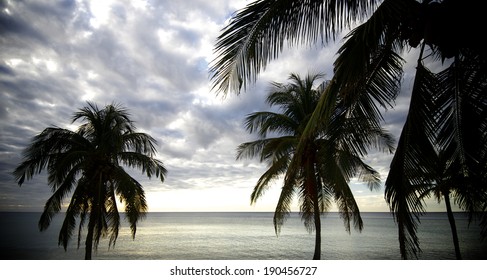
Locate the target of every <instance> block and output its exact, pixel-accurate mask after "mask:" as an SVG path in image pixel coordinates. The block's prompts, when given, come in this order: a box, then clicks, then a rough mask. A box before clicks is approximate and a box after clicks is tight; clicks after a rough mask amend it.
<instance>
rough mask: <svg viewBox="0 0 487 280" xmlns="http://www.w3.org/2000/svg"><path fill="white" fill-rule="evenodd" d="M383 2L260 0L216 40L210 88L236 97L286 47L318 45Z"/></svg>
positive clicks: (228, 26)
mask: <svg viewBox="0 0 487 280" xmlns="http://www.w3.org/2000/svg"><path fill="white" fill-rule="evenodd" d="M380 2H381V1H376V0H374V1H364V0H362V1H337V0H330V1H323V0H304V1H301V0H300V1H297V0H293V1H277V0H260V1H255V2H253V3H251V4H249V5H247V6H246V7H245V8H244V9H242V10H240V11H239V12H238V13H237V14H235V15H234V16H233V17H232V20H231V21H230V23H229V24H228V25H227V26H226V27H225V28H224V29H223V30H222V33H221V34H220V36H219V37H218V38H217V42H216V44H215V48H214V51H215V53H216V54H217V58H216V59H215V60H214V61H213V62H212V65H211V67H210V77H211V80H212V81H213V86H212V88H213V89H217V90H218V91H219V92H223V93H227V92H229V91H233V92H236V93H239V92H240V90H241V89H242V88H243V89H244V90H245V89H246V88H247V85H248V83H249V82H250V83H252V82H254V81H255V80H256V77H257V75H258V73H259V72H260V71H261V70H263V69H265V67H266V66H267V63H268V62H269V61H270V60H272V59H276V58H277V57H278V55H279V54H280V53H281V52H282V50H283V49H284V46H285V43H288V44H289V45H293V44H296V43H304V42H307V43H310V44H313V43H317V42H319V41H321V42H322V43H324V42H328V41H329V40H330V39H335V36H336V35H337V34H338V33H339V32H340V31H341V30H343V29H344V28H347V27H349V26H350V24H351V23H353V22H355V21H358V20H361V19H362V17H363V16H365V15H367V14H368V13H370V12H371V11H372V10H373V9H375V7H376V6H377V5H378V3H380Z"/></svg>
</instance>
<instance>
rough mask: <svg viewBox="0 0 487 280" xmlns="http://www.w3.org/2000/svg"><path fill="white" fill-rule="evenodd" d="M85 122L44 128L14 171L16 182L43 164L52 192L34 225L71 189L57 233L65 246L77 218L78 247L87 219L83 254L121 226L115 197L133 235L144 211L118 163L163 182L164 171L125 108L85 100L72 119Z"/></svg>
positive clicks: (45, 222) (138, 188)
mask: <svg viewBox="0 0 487 280" xmlns="http://www.w3.org/2000/svg"><path fill="white" fill-rule="evenodd" d="M77 120H81V121H84V123H83V124H81V125H80V126H79V128H78V130H77V131H76V132H73V131H70V130H67V129H63V128H59V127H48V128H46V129H44V130H43V131H42V132H41V133H40V134H38V135H37V136H35V137H34V138H33V140H32V143H31V144H30V145H29V146H28V147H27V148H26V149H25V150H24V152H23V157H24V161H23V162H22V163H20V165H19V166H18V167H17V168H16V169H15V171H14V172H13V174H14V176H15V179H16V181H17V182H18V184H19V185H20V186H21V185H22V184H23V183H24V181H25V180H29V179H31V178H32V177H33V176H34V175H35V174H38V173H40V172H41V171H42V170H44V169H47V173H48V183H49V186H50V187H51V188H52V192H53V195H52V196H51V197H50V198H49V199H48V200H47V202H46V204H45V207H44V211H43V213H42V215H41V217H40V220H39V229H40V230H41V231H43V230H46V229H47V228H48V227H49V225H50V223H51V220H52V218H53V217H54V215H56V214H57V213H58V212H59V211H60V210H61V208H62V203H63V200H64V199H65V198H66V197H68V195H69V194H70V193H72V196H71V200H70V202H69V206H68V207H67V209H66V214H65V218H64V222H63V225H62V227H61V230H60V233H59V241H58V242H59V245H61V244H62V245H63V247H64V249H65V250H67V246H68V242H69V240H70V239H71V237H72V236H73V234H74V231H75V228H76V224H77V220H78V221H79V228H78V248H79V246H80V242H81V234H82V230H83V228H84V226H85V222H86V221H88V232H87V235H86V243H85V244H86V251H85V259H87V260H89V259H91V256H92V249H93V248H95V250H96V249H97V248H98V244H99V241H100V238H101V237H106V236H110V242H109V247H110V246H115V241H116V239H117V237H118V232H119V229H120V215H119V212H118V207H119V206H118V205H117V198H118V199H119V200H120V202H122V203H124V205H125V216H126V218H127V220H128V222H129V223H130V228H131V231H132V237H133V238H135V233H136V229H137V223H138V222H139V220H140V219H142V218H143V217H144V215H145V213H146V212H147V202H146V200H145V194H144V190H143V188H142V185H141V184H140V183H139V182H137V181H136V180H135V179H134V178H133V177H131V176H130V175H129V174H128V173H127V172H126V171H125V170H124V168H123V165H125V166H127V167H130V168H138V169H142V172H143V173H145V175H146V176H147V177H149V178H151V177H152V176H154V175H155V176H156V177H159V178H160V180H161V182H163V181H164V177H165V174H166V172H167V170H166V169H165V167H164V165H163V163H162V162H161V161H159V160H157V159H155V158H154V155H155V153H156V148H155V144H156V141H155V140H154V139H153V138H152V137H151V136H149V135H147V134H145V133H138V132H136V131H135V126H134V123H133V122H132V121H131V120H130V118H129V113H128V111H127V110H126V109H125V108H122V107H121V106H119V105H114V104H111V105H108V106H106V107H105V108H104V109H101V110H100V109H98V107H97V106H96V105H95V104H93V103H90V102H88V106H86V107H84V108H82V109H80V111H78V112H76V113H75V114H74V116H73V118H72V121H73V123H74V122H75V121H77Z"/></svg>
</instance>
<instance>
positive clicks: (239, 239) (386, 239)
mask: <svg viewBox="0 0 487 280" xmlns="http://www.w3.org/2000/svg"><path fill="white" fill-rule="evenodd" d="M122 215H123V213H122ZM39 217H40V213H26V212H15V213H14V212H0V256H1V257H0V259H4V260H7V259H10V260H82V259H83V258H84V237H85V236H84V235H83V236H82V241H81V245H80V248H79V249H78V248H77V239H78V237H77V235H76V234H75V236H73V239H72V241H71V243H70V244H69V247H68V250H67V251H65V250H64V249H63V248H62V246H58V234H59V230H60V227H61V223H62V219H63V218H64V214H63V213H60V214H58V215H57V216H56V217H55V218H54V220H53V222H52V223H51V226H50V227H49V228H48V229H47V230H46V231H44V232H39V230H38V228H37V222H38V220H39ZM272 217H273V213H271V212H231V213H223V212H211V213H207V212H204V213H200V212H175V213H172V212H163V213H154V212H151V213H148V215H147V216H146V218H145V219H144V220H142V221H141V222H140V223H139V225H138V228H137V234H136V237H135V239H132V237H131V234H130V228H129V227H128V226H127V224H126V223H124V224H123V225H122V228H121V230H120V232H119V237H118V239H117V242H116V245H115V247H112V248H108V240H107V239H104V240H102V241H101V242H100V244H99V247H98V250H97V251H96V252H94V254H93V259H103V260H309V259H311V258H312V257H313V252H314V241H315V235H314V233H312V234H310V233H308V231H307V230H306V228H305V227H304V224H303V222H302V221H301V218H300V216H299V214H298V213H292V214H291V216H290V217H289V219H288V220H287V221H286V222H285V224H284V226H283V227H282V230H281V233H280V235H279V236H276V234H275V232H274V226H273V222H272ZM455 218H456V224H457V229H458V235H459V239H460V249H461V253H462V256H463V258H464V259H471V260H474V259H475V260H486V259H487V240H484V241H483V242H481V240H480V238H479V237H480V235H479V233H480V229H479V227H478V226H477V225H476V224H471V225H470V227H469V226H468V220H467V217H466V216H465V214H463V213H455ZM362 219H363V221H364V229H363V230H362V232H358V231H356V230H354V229H352V231H351V232H350V233H347V232H346V231H345V227H344V224H343V220H342V219H341V218H340V217H339V215H338V214H337V213H326V214H324V215H323V217H322V227H323V229H322V256H321V258H322V259H324V260H399V259H401V258H400V253H399V243H398V237H397V226H396V224H395V222H394V220H393V217H392V216H391V214H390V213H377V212H368V213H362ZM83 233H84V234H86V231H84V232H83ZM418 236H419V241H420V245H421V249H422V253H421V254H420V256H419V259H420V260H447V259H455V253H454V248H453V243H452V237H451V231H450V226H449V223H448V218H447V216H446V213H428V214H426V215H425V216H423V217H422V218H421V224H420V226H419V229H418Z"/></svg>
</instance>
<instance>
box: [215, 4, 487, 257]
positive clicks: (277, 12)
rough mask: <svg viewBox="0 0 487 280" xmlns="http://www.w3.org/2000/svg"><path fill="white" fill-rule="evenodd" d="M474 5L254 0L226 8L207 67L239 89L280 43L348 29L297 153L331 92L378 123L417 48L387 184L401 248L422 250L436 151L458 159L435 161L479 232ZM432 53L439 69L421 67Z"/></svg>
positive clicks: (479, 110)
mask: <svg viewBox="0 0 487 280" xmlns="http://www.w3.org/2000/svg"><path fill="white" fill-rule="evenodd" d="M481 11H482V7H481V3H480V2H479V1H463V0H444V1H431V0H425V1H422V2H418V1H416V0H372V1H370V0H358V1H339V0H303V1H301V0H294V1H280V0H261V1H254V2H252V3H250V4H249V5H247V6H246V7H245V8H244V9H242V10H240V11H238V13H236V14H235V15H234V16H233V17H232V19H231V21H230V22H229V24H228V25H227V26H226V27H225V28H224V29H223V30H222V33H221V35H220V36H219V37H218V39H217V42H216V44H215V53H216V54H217V57H216V59H215V60H214V61H213V63H212V65H211V68H210V76H211V80H212V83H213V89H215V90H217V91H218V92H223V93H225V94H226V93H228V92H235V93H240V91H241V90H242V89H243V90H246V88H247V86H248V84H249V83H252V82H255V80H256V79H257V76H258V73H259V72H260V71H262V70H263V69H265V67H266V65H267V63H268V62H269V61H271V60H273V59H276V58H277V57H278V56H279V54H280V52H281V51H282V50H283V47H284V45H285V44H289V45H296V44H298V43H303V42H305V43H316V42H320V41H321V42H322V43H323V44H326V43H328V42H330V41H332V40H334V39H335V38H336V36H337V35H339V34H340V32H342V31H344V30H345V29H350V28H353V29H352V31H351V32H350V33H348V34H347V36H346V37H345V38H344V39H345V41H344V43H343V45H342V46H341V47H340V49H339V51H338V56H337V58H336V60H335V62H334V76H333V78H332V79H331V80H330V83H329V86H328V87H327V89H326V92H325V94H323V95H322V96H321V99H320V100H319V102H318V104H317V106H316V110H315V111H314V112H313V115H312V117H311V118H310V121H309V122H308V125H307V127H306V129H304V131H303V133H302V137H301V139H300V143H299V144H298V145H297V148H296V153H297V154H302V153H305V151H306V149H307V144H306V143H307V142H308V141H309V140H310V139H313V137H314V135H315V134H316V132H317V131H320V130H322V129H323V128H322V126H323V125H325V126H326V125H328V124H329V123H331V122H330V119H331V118H332V117H333V113H334V111H335V108H336V104H337V102H339V101H338V100H342V102H343V104H344V105H343V106H345V108H347V109H346V110H352V111H353V110H357V108H358V109H359V110H362V111H363V115H364V116H365V117H366V118H368V119H369V121H370V122H373V123H375V125H378V124H379V123H380V122H381V120H382V115H381V113H380V108H381V107H382V108H390V107H394V101H395V98H396V97H397V95H398V94H399V92H400V88H401V86H400V82H401V77H402V74H403V65H404V64H405V62H406V61H405V60H404V59H403V57H405V54H407V52H408V51H409V50H410V49H411V48H420V49H421V51H419V58H418V60H417V61H418V62H417V72H416V75H415V86H414V87H413V91H412V93H411V94H412V97H411V101H410V102H411V103H410V110H409V114H408V117H407V121H406V124H405V125H404V128H403V131H402V134H401V137H400V140H399V143H398V148H397V151H396V153H395V155H394V159H393V161H392V163H391V169H390V172H389V175H388V178H387V181H386V188H385V197H386V201H387V203H388V204H389V207H390V210H391V212H393V214H394V217H395V221H396V223H397V225H398V231H399V248H400V252H401V256H402V257H403V258H404V259H406V258H408V257H409V256H411V255H413V256H415V257H417V256H418V253H419V252H421V250H420V247H419V240H418V237H417V235H416V229H417V226H418V223H419V218H420V216H421V215H422V214H423V213H424V212H425V208H424V203H423V199H424V197H426V196H425V194H424V193H422V192H421V190H422V189H421V188H422V187H426V186H429V187H434V186H435V185H436V184H437V182H438V181H437V179H438V177H437V176H436V177H435V176H433V173H431V172H432V170H433V168H432V164H431V163H432V162H435V161H437V159H438V158H440V155H441V158H442V160H443V161H444V163H447V166H450V165H449V163H453V162H455V163H456V164H454V165H452V166H456V169H455V170H453V169H451V168H447V169H445V170H443V171H444V172H446V173H448V176H449V177H451V176H453V175H454V177H455V178H456V180H455V182H457V183H456V185H455V191H453V192H449V194H451V195H453V196H455V200H454V201H455V202H457V204H458V205H459V207H460V208H461V209H462V210H464V211H466V212H467V213H468V215H469V217H470V221H473V220H474V219H475V218H479V224H480V226H481V236H482V237H486V236H487V212H486V210H487V198H486V197H487V182H486V181H487V173H486V171H487V168H485V166H487V164H486V163H487V136H486V134H485V131H486V129H485V128H486V127H487V101H486V98H485V96H486V91H487V75H486V72H487V67H486V66H487V63H486V62H487V44H486V42H485V40H483V39H482V37H481V36H472V35H471V33H468V32H466V30H469V29H472V28H475V27H479V26H484V25H485V24H484V22H483V18H484V16H483V14H482V12H481ZM438 61H439V62H441V63H443V65H444V68H445V69H444V70H443V71H441V73H436V74H435V75H437V76H434V75H429V73H430V71H429V69H428V68H427V65H428V64H429V63H435V62H438ZM428 77H434V79H433V80H432V79H428ZM426 89H427V90H426ZM421 92H430V93H433V94H431V95H429V96H428V95H423V94H421ZM425 100H426V101H425ZM418 102H425V103H427V104H430V106H429V107H424V108H427V109H428V110H424V111H417V108H421V104H418ZM413 131H415V132H416V133H412V132H413ZM470 135H472V136H474V137H470ZM297 164H298V163H297V162H292V163H291V165H297Z"/></svg>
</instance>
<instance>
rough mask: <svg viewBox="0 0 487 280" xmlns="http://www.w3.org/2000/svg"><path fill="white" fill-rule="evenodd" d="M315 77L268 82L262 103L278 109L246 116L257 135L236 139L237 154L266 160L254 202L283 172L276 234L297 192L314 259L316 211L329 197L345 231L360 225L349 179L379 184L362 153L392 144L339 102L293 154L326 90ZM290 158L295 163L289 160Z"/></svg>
mask: <svg viewBox="0 0 487 280" xmlns="http://www.w3.org/2000/svg"><path fill="white" fill-rule="evenodd" d="M320 78H322V75H320V74H315V75H308V76H306V78H305V79H301V77H300V76H299V75H297V74H291V75H290V77H289V81H290V83H289V84H280V83H273V84H272V88H271V90H270V92H269V95H268V97H267V103H268V104H269V105H270V106H277V107H278V108H279V112H256V113H252V114H250V115H248V116H247V118H246V120H245V124H246V129H247V130H248V131H249V132H250V133H254V132H257V133H258V135H259V136H260V139H259V140H256V141H253V142H247V143H243V144H241V145H240V146H239V147H238V153H237V159H242V158H246V157H248V158H253V157H259V159H260V161H261V162H266V163H267V164H268V169H267V170H266V171H265V173H264V174H263V175H262V176H261V177H260V178H259V180H258V182H257V184H256V186H255V187H254V190H253V192H252V195H251V203H256V201H257V200H258V199H259V198H260V197H261V196H262V195H263V194H264V192H265V191H266V190H267V189H268V188H269V187H270V186H272V185H273V184H272V183H274V182H275V181H276V180H277V179H279V178H283V177H284V182H283V186H282V189H281V194H280V197H279V200H278V203H277V206H276V209H275V214H274V225H275V230H276V234H279V232H280V229H281V226H282V225H283V223H284V221H285V220H286V218H287V216H288V215H289V212H290V211H291V206H292V202H293V198H294V197H295V196H296V195H297V196H298V197H299V204H300V212H301V216H302V219H303V221H304V224H305V226H306V228H307V229H308V231H309V232H312V231H313V230H315V231H316V238H315V252H314V256H313V259H320V258H321V217H320V215H321V213H323V212H325V211H328V210H329V209H330V207H331V206H332V204H333V202H336V204H337V206H338V210H339V212H340V214H341V217H342V218H343V219H344V222H345V228H346V230H347V231H348V232H350V223H351V222H353V224H354V227H355V228H356V229H358V230H362V227H363V222H362V219H361V217H360V211H359V208H358V206H357V203H356V202H355V199H354V196H353V193H352V190H351V189H350V187H349V185H348V183H349V182H350V180H351V178H353V177H355V176H357V177H360V179H362V180H364V181H365V182H367V183H368V186H369V187H370V188H371V189H377V188H379V186H380V178H379V174H378V173H377V172H376V171H375V170H373V169H372V168H371V167H370V166H368V165H367V164H366V163H365V162H363V161H362V157H363V156H364V155H365V154H366V153H367V149H369V148H372V147H373V148H382V147H385V149H387V150H389V151H391V150H392V145H393V142H392V139H391V137H390V136H389V135H388V134H386V133H385V132H384V131H382V130H381V128H380V127H378V126H375V125H374V123H372V122H368V120H367V119H365V118H363V117H359V116H358V115H359V114H360V112H355V114H349V112H347V111H346V110H344V108H343V107H342V106H341V105H338V106H337V108H336V110H335V111H334V115H333V118H332V120H331V123H330V124H329V125H328V126H327V127H326V128H325V127H324V128H325V129H323V130H319V131H317V132H316V134H314V135H313V137H312V138H309V141H307V142H306V143H305V146H306V149H305V152H304V153H300V154H298V153H296V148H297V145H298V143H299V140H300V138H301V135H302V133H303V131H304V129H305V128H306V125H307V123H308V121H309V118H310V117H311V115H312V114H313V112H314V110H315V108H316V105H317V104H318V101H319V98H320V96H321V94H323V91H324V89H325V85H326V83H325V84H321V85H320V86H318V87H317V88H314V84H316V82H317V81H318V80H319V79H320ZM356 131H360V133H356ZM292 162H295V163H297V164H294V165H291V163H292Z"/></svg>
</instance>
